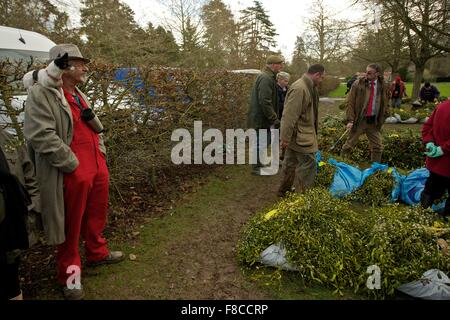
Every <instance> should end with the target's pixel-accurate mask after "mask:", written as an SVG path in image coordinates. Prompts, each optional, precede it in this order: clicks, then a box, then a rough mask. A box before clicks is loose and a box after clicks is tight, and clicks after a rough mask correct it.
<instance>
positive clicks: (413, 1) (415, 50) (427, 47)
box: [380, 0, 450, 98]
mask: <svg viewBox="0 0 450 320" xmlns="http://www.w3.org/2000/svg"><path fill="white" fill-rule="evenodd" d="M380 4H381V5H383V6H384V7H385V8H386V9H387V10H389V11H395V12H397V13H398V18H399V20H400V21H401V22H402V24H403V26H404V28H405V31H406V36H407V43H408V47H409V56H410V60H411V61H412V62H413V63H414V65H415V68H416V71H415V76H414V85H413V93H412V96H413V98H416V97H417V96H418V94H419V90H420V86H421V82H422V79H423V73H424V71H425V65H426V63H427V62H428V61H429V60H430V59H431V58H433V57H436V56H439V55H441V54H442V53H444V52H450V37H449V36H450V34H449V32H448V30H449V29H448V28H449V21H448V18H449V1H448V0H422V1H417V0H387V1H381V2H380Z"/></svg>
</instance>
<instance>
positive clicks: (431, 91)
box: [419, 85, 441, 102]
mask: <svg viewBox="0 0 450 320" xmlns="http://www.w3.org/2000/svg"><path fill="white" fill-rule="evenodd" d="M440 94H441V93H440V92H439V90H438V89H437V88H436V87H435V86H433V85H432V86H430V87H429V88H428V89H427V88H425V86H423V87H422V89H420V93H419V97H420V100H424V101H428V102H433V101H434V99H437V98H439V95H440Z"/></svg>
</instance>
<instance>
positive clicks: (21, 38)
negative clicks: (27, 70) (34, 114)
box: [0, 26, 56, 134]
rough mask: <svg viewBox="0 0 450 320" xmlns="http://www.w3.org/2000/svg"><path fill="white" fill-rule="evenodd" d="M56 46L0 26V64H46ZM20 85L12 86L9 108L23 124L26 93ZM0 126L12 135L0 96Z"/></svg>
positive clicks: (41, 37) (37, 36) (34, 34)
mask: <svg viewBox="0 0 450 320" xmlns="http://www.w3.org/2000/svg"><path fill="white" fill-rule="evenodd" d="M55 45H56V44H55V43H54V42H53V41H51V40H50V39H48V38H47V37H46V36H44V35H42V34H40V33H37V32H33V31H28V30H22V29H16V28H10V27H4V26H0V62H1V61H4V60H7V59H8V60H9V61H17V62H18V61H24V66H27V64H29V63H31V62H34V63H46V62H47V60H48V58H49V54H48V52H49V51H50V48H52V47H53V46H55ZM20 88H22V85H21V84H18V85H16V86H14V88H13V89H14V96H13V98H12V100H11V106H12V107H13V108H14V109H16V110H18V111H19V112H20V114H19V115H18V122H19V123H21V122H23V116H24V113H23V108H24V102H25V100H26V98H27V95H26V92H25V90H24V89H20ZM0 126H1V127H4V128H5V127H6V129H7V131H8V132H10V133H12V134H14V133H15V130H14V129H13V128H11V119H10V117H9V116H8V114H7V113H6V107H5V103H4V101H3V97H2V96H1V95H0Z"/></svg>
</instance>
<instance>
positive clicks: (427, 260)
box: [364, 204, 450, 298]
mask: <svg viewBox="0 0 450 320" xmlns="http://www.w3.org/2000/svg"><path fill="white" fill-rule="evenodd" d="M369 217H370V219H369V220H368V229H369V232H367V234H366V240H365V243H366V245H365V250H364V254H365V258H364V261H365V263H366V265H376V266H378V267H379V268H380V269H381V272H382V274H381V278H382V284H381V289H380V290H374V291H369V294H370V295H372V296H374V297H378V298H383V297H385V296H391V295H393V294H394V293H395V288H396V287H398V286H399V285H401V284H404V283H408V282H411V281H416V280H418V279H419V278H420V277H421V276H422V274H423V273H424V272H425V271H427V270H429V269H439V270H441V271H443V272H444V273H447V274H448V273H449V271H450V256H448V255H445V254H444V253H443V252H441V251H440V248H439V246H438V245H437V240H438V238H439V237H440V236H442V235H443V233H445V232H446V231H448V227H449V224H448V223H447V224H444V223H442V222H438V224H440V228H436V224H435V223H434V221H436V217H435V215H434V214H432V213H431V212H429V211H428V210H423V209H421V208H420V207H412V206H403V205H399V204H394V205H390V206H387V207H383V208H373V209H372V210H371V211H370V216H369ZM447 241H448V238H447Z"/></svg>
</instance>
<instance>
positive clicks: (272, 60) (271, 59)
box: [266, 55, 284, 64]
mask: <svg viewBox="0 0 450 320" xmlns="http://www.w3.org/2000/svg"><path fill="white" fill-rule="evenodd" d="M266 63H267V64H276V63H284V59H283V57H281V56H277V55H271V56H268V57H267V60H266Z"/></svg>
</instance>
